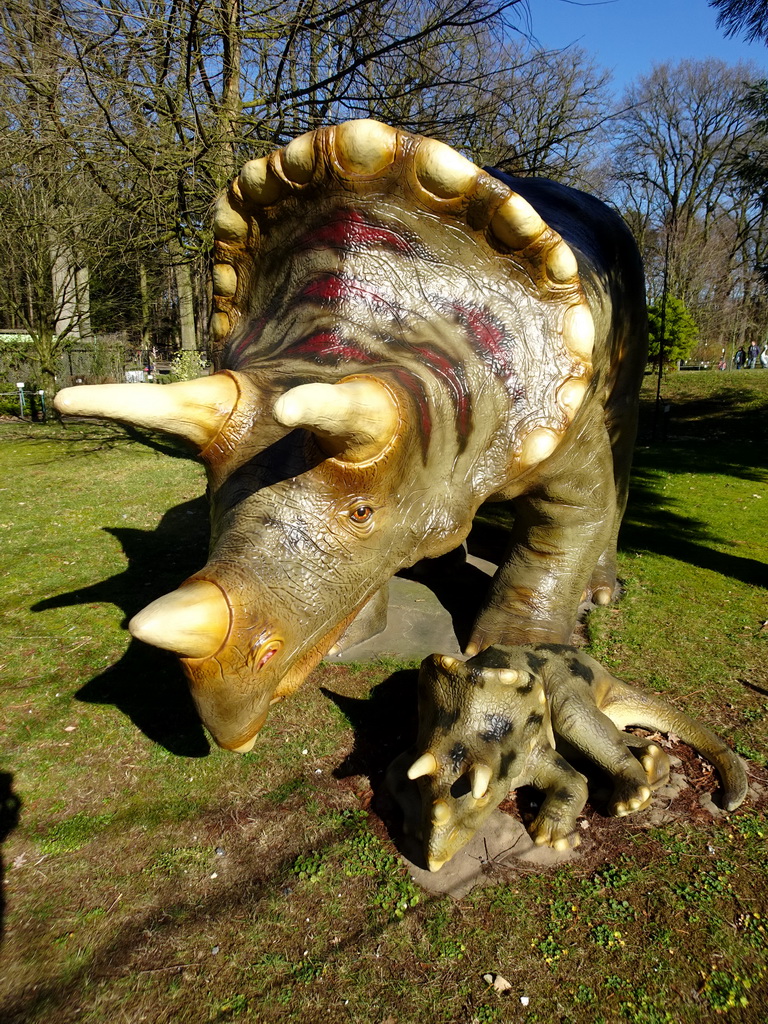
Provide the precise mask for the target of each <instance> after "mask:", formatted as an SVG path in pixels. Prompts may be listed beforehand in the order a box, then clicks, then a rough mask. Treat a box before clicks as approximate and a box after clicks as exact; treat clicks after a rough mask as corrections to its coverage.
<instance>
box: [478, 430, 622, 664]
mask: <svg viewBox="0 0 768 1024" xmlns="http://www.w3.org/2000/svg"><path fill="white" fill-rule="evenodd" d="M585 420H586V422H585V423H584V424H583V425H582V428H581V429H580V430H579V432H578V434H577V436H576V437H575V438H574V440H573V442H572V444H569V445H568V446H566V448H565V449H564V450H563V451H558V452H557V453H556V454H555V455H554V456H552V457H551V458H550V459H549V460H547V462H546V463H544V465H543V466H542V467H541V468H540V469H539V470H538V479H537V480H535V481H532V482H531V484H530V486H529V489H528V490H527V492H526V493H525V494H524V495H522V496H518V497H517V498H516V499H515V502H514V506H515V522H514V525H513V528H512V544H511V549H510V555H509V557H508V558H507V560H506V561H505V562H504V563H503V564H502V565H501V566H500V567H499V569H498V571H497V573H496V575H495V577H494V579H493V583H492V585H491V589H490V593H489V596H488V599H487V600H486V603H485V605H484V607H483V608H482V609H481V611H480V614H479V615H478V618H477V621H476V623H475V626H474V628H473V631H472V635H471V637H470V642H469V644H468V645H467V648H466V653H467V654H468V655H470V656H472V655H474V654H476V653H477V652H478V651H481V650H484V649H485V648H487V647H490V646H492V645H494V644H504V645H512V644H524V643H535V642H546V643H559V644H567V643H568V642H569V641H570V638H571V633H572V632H573V628H574V626H575V624H576V617H577V613H578V607H579V604H580V602H581V599H582V595H583V594H584V593H585V591H586V590H587V588H588V586H589V583H590V580H591V578H592V573H593V570H594V568H595V566H596V565H597V562H598V560H599V559H600V558H601V557H603V556H604V553H605V551H606V548H607V546H608V545H609V544H610V543H611V540H612V537H614V536H615V534H614V527H615V521H616V487H615V482H614V475H613V461H612V456H611V447H610V443H609V439H608V434H607V432H606V429H605V424H604V423H603V422H602V419H601V414H600V412H599V411H595V412H594V413H592V414H590V415H589V416H588V417H585ZM613 582H614V585H615V579H614V581H613ZM609 596H610V595H609Z"/></svg>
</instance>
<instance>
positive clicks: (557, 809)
mask: <svg viewBox="0 0 768 1024" xmlns="http://www.w3.org/2000/svg"><path fill="white" fill-rule="evenodd" d="M530 782H531V785H532V786H535V787H536V788H537V789H541V790H544V792H545V794H546V795H545V797H544V803H543V804H542V805H541V809H540V810H539V813H538V814H537V815H536V818H535V819H534V821H533V823H532V824H531V827H530V828H529V832H530V833H531V838H532V839H533V841H534V843H536V845H537V846H553V847H554V848H555V849H556V850H567V849H569V848H571V847H574V846H578V844H579V837H578V835H576V834H575V833H574V829H575V828H576V819H577V818H578V816H579V815H580V814H581V812H582V810H583V808H584V804H585V803H586V802H587V780H586V779H585V778H584V776H583V775H581V774H580V773H579V772H577V771H576V769H575V768H572V767H571V766H570V765H569V764H568V762H567V761H566V760H565V758H564V757H561V756H560V754H558V753H557V752H556V751H554V750H552V749H551V748H548V749H546V750H543V751H542V752H541V754H540V756H539V758H538V759H537V764H536V767H535V769H534V771H533V772H532V774H531V776H530Z"/></svg>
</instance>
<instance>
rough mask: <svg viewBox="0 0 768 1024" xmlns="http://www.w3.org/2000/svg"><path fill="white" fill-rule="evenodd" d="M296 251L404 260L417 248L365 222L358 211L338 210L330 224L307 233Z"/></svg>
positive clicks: (394, 233) (383, 229)
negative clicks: (371, 253)
mask: <svg viewBox="0 0 768 1024" xmlns="http://www.w3.org/2000/svg"><path fill="white" fill-rule="evenodd" d="M299 247H301V248H307V249H325V248H329V249H340V250H342V251H347V250H355V249H356V250H358V251H359V250H362V249H385V250H387V251H388V252H397V253H401V254H403V255H406V256H416V255H418V252H417V249H416V247H415V246H414V245H413V244H412V243H411V242H409V241H408V240H407V239H406V238H403V236H402V235H399V234H398V233H397V232H396V231H393V230H392V228H387V227H384V226H383V225H381V224H377V223H376V222H375V221H371V220H368V218H366V217H364V216H363V215H362V214H361V213H360V212H359V211H357V210H339V211H338V212H337V214H336V216H335V218H334V220H332V221H331V222H330V223H328V224H323V225H322V226H321V227H319V228H315V229H314V230H313V231H309V232H307V234H305V235H304V236H303V237H302V238H301V239H300V240H299ZM419 248H420V247H419Z"/></svg>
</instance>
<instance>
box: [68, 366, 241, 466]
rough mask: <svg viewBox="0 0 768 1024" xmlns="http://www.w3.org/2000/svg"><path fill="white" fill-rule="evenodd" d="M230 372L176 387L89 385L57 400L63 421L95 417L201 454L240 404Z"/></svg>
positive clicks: (190, 381)
mask: <svg viewBox="0 0 768 1024" xmlns="http://www.w3.org/2000/svg"><path fill="white" fill-rule="evenodd" d="M238 395H239V390H238V386H237V383H236V382H235V378H234V377H233V376H232V375H231V374H229V373H214V374H213V375H212V376H210V377H199V378H198V379H197V380H189V381H179V382H178V383H176V384H163V385H159V384H86V385H83V386H81V387H75V388H64V389H63V390H62V391H60V392H59V393H58V394H57V395H56V398H55V399H54V403H53V404H54V407H55V408H56V410H57V412H60V413H61V414H62V415H63V416H96V417H100V418H102V419H107V420H118V421H119V422H120V423H129V424H131V425H132V426H136V427H147V428H148V429H150V430H159V431H161V432H162V433H164V434H173V435H175V436H176V437H183V438H185V439H186V440H187V441H190V442H191V443H192V444H194V445H195V446H196V447H197V448H198V449H199V450H200V451H202V450H203V449H204V448H205V447H206V446H207V445H208V444H210V442H211V441H212V440H213V439H214V438H215V437H216V435H217V434H218V433H219V431H220V430H221V428H222V427H223V426H224V424H225V423H226V422H227V420H228V419H229V416H230V414H231V413H232V410H233V409H234V407H235V405H236V404H237V399H238Z"/></svg>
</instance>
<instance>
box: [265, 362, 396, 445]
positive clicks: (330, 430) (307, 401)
mask: <svg viewBox="0 0 768 1024" xmlns="http://www.w3.org/2000/svg"><path fill="white" fill-rule="evenodd" d="M272 415H273V417H274V418H275V420H276V421H277V422H278V423H280V424H281V425H282V426H284V427H291V428H294V427H302V428H303V429H304V430H309V431H311V432H312V433H313V434H315V435H316V437H317V438H318V439H319V441H320V443H321V445H322V447H323V448H324V449H325V450H326V451H327V452H328V454H329V455H332V456H335V457H338V458H341V459H344V460H345V461H348V462H364V461H366V460H368V459H373V458H375V457H376V456H377V455H380V454H381V453H382V452H383V451H384V450H385V449H386V448H387V446H388V445H389V444H390V443H391V442H392V440H393V439H394V437H395V436H396V434H397V428H398V423H399V420H400V409H399V406H398V402H397V399H396V398H395V395H394V393H393V392H392V390H391V389H390V388H389V387H388V386H387V385H386V384H385V383H384V382H383V381H381V380H379V379H378V378H376V377H370V376H359V377H348V378H346V379H345V380H342V381H339V382H338V383H337V384H320V383H313V384H299V385H298V387H295V388H291V390H290V391H286V393H285V394H284V395H281V396H280V398H278V400H277V401H276V402H275V405H274V408H273V410H272Z"/></svg>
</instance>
